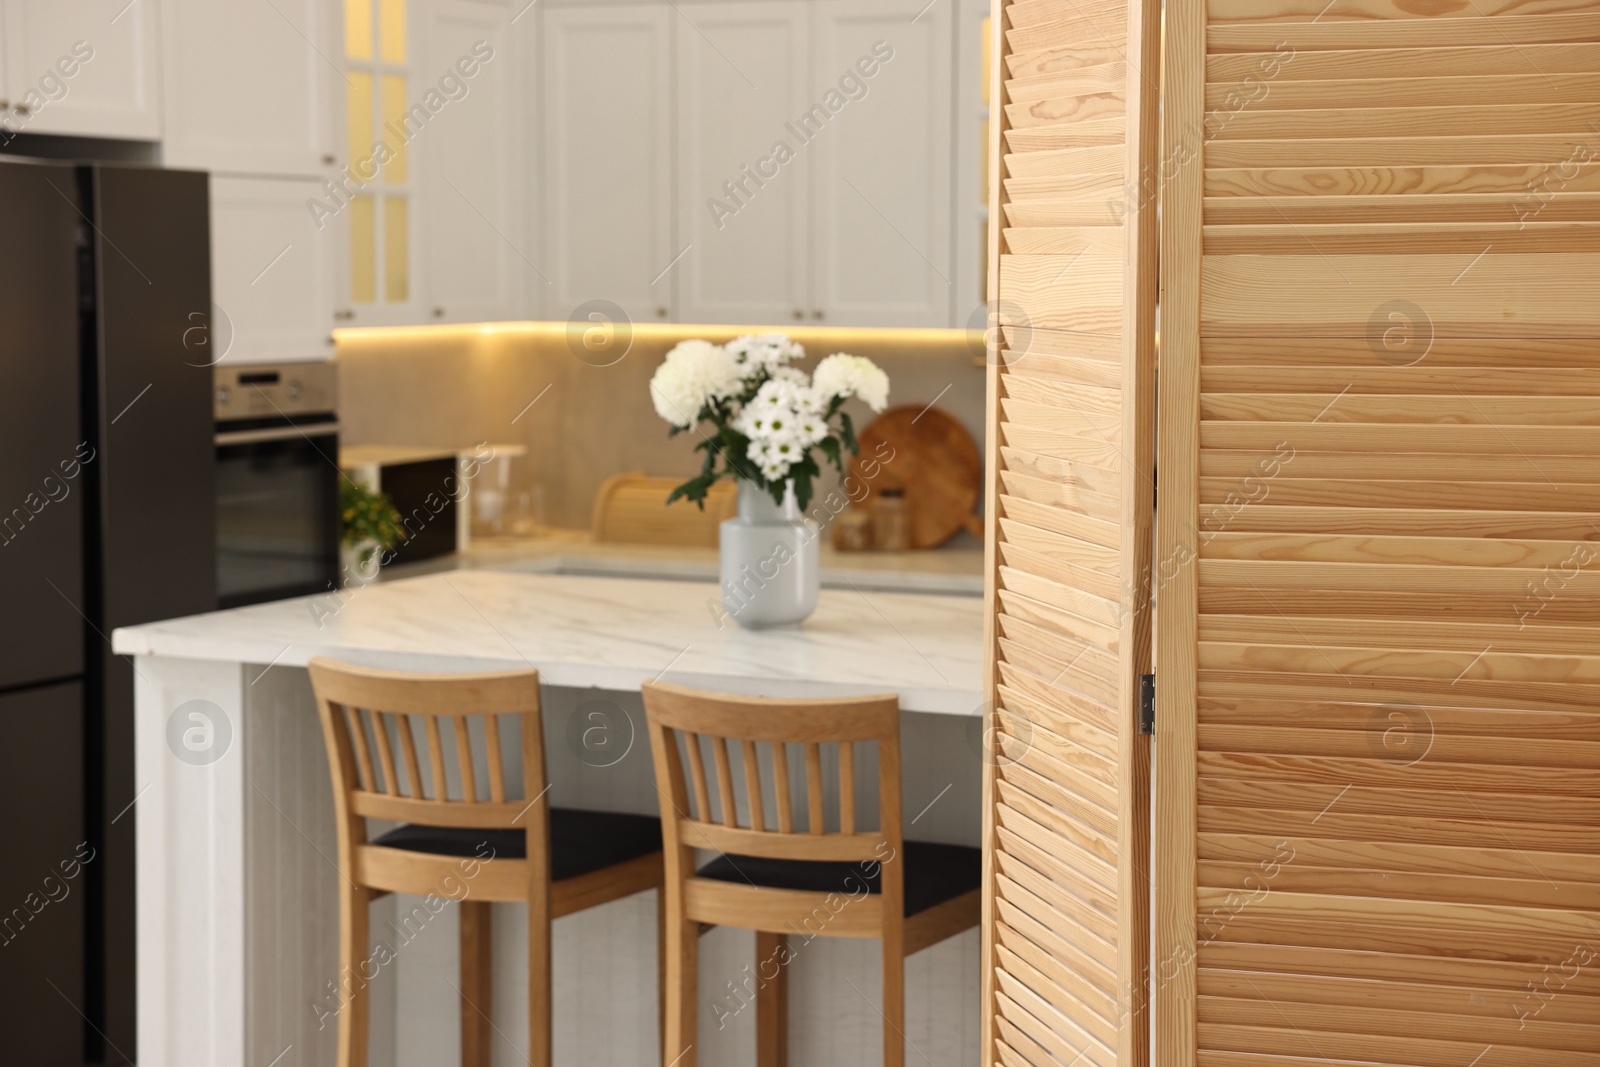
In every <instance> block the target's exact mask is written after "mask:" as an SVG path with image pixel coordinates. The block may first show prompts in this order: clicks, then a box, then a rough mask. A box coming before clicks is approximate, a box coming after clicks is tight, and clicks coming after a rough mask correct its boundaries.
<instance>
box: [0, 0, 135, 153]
mask: <svg viewBox="0 0 1600 1067" xmlns="http://www.w3.org/2000/svg"><path fill="white" fill-rule="evenodd" d="M3 17H4V20H5V34H4V35H5V50H6V62H5V81H4V86H5V91H4V92H3V93H0V96H3V97H4V98H5V99H6V101H7V103H8V105H9V106H8V108H7V109H6V111H5V113H4V117H5V122H6V125H7V126H8V127H9V128H10V129H12V130H13V131H15V132H21V133H53V134H67V135H75V136H89V137H120V138H126V139H130V140H145V141H153V140H156V139H157V138H159V137H160V136H161V114H160V104H159V95H160V94H159V92H158V83H159V69H158V59H159V45H158V39H159V38H158V27H157V21H158V19H157V15H156V6H155V4H154V3H153V2H151V0H132V2H129V0H4V16H3Z"/></svg>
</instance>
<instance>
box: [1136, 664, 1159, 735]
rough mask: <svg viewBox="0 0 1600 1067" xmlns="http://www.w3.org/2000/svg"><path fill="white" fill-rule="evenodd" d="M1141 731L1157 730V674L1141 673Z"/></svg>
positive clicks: (1151, 732)
mask: <svg viewBox="0 0 1600 1067" xmlns="http://www.w3.org/2000/svg"><path fill="white" fill-rule="evenodd" d="M1139 732H1140V733H1141V734H1153V733H1155V732H1156V676H1155V675H1153V674H1141V675H1139Z"/></svg>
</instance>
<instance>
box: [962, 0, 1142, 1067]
mask: <svg viewBox="0 0 1600 1067" xmlns="http://www.w3.org/2000/svg"><path fill="white" fill-rule="evenodd" d="M996 12H997V14H998V15H999V18H1000V25H999V26H997V27H996V29H997V31H998V32H996V33H994V34H993V36H992V41H993V44H994V48H995V52H994V54H993V56H992V60H993V64H992V69H993V71H994V81H993V82H992V84H991V86H990V116H991V122H992V123H993V124H994V126H995V129H994V130H993V133H992V142H991V145H990V163H991V167H992V168H993V170H992V173H991V180H990V195H991V199H990V204H989V219H990V244H989V251H990V259H989V267H988V273H989V294H988V295H989V298H990V300H991V301H993V302H994V303H995V305H998V306H1004V307H1005V309H1006V313H1005V317H1006V318H1007V319H1008V320H1009V323H1008V324H1007V325H1004V326H1003V327H1002V328H1001V330H999V331H997V333H998V334H999V336H998V337H996V338H992V339H991V343H992V345H993V348H992V349H991V354H990V359H989V364H990V370H989V381H988V400H989V424H988V438H989V441H990V442H991V449H990V466H989V471H988V487H989V488H988V497H987V509H986V510H987V520H986V540H987V549H988V556H987V563H988V566H989V570H990V576H989V582H988V591H987V593H988V602H987V606H988V611H989V615H990V619H989V632H988V641H989V653H990V658H989V674H988V679H987V684H988V687H989V694H990V697H991V700H992V705H991V706H992V709H993V710H992V712H991V713H990V719H989V726H990V729H989V730H988V731H986V737H987V738H988V739H989V743H990V746H991V747H990V748H989V750H988V756H987V759H986V767H985V836H986V840H987V842H988V849H989V854H988V857H987V860H986V864H987V866H986V887H985V920H984V925H985V932H986V939H985V990H984V996H985V1006H984V1028H985V1033H984V1046H985V1053H984V1062H985V1064H986V1067H993V1065H994V1064H1005V1065H1007V1067H1060V1065H1062V1064H1067V1063H1077V1064H1079V1065H1080V1067H1082V1065H1089V1064H1094V1065H1104V1067H1146V1065H1147V1064H1148V1032H1149V1027H1148V1020H1147V1019H1146V1018H1145V1002H1146V993H1145V989H1144V985H1143V977H1144V972H1145V970H1146V966H1147V961H1148V958H1149V915H1148V901H1149V879H1148V875H1147V873H1146V872H1145V870H1144V862H1145V860H1144V857H1145V856H1146V855H1147V854H1148V834H1149V812H1148V759H1149V756H1148V751H1149V750H1148V744H1147V742H1145V741H1144V739H1143V738H1141V737H1140V735H1139V734H1138V732H1137V721H1136V710H1135V704H1136V701H1137V695H1138V687H1139V682H1138V678H1139V675H1140V673H1142V672H1143V671H1145V670H1147V669H1148V662H1149V657H1150V624H1149V605H1150V598H1149V597H1148V596H1147V595H1140V594H1139V591H1138V590H1139V583H1140V582H1141V580H1142V579H1143V576H1144V575H1145V573H1146V572H1147V571H1148V569H1149V558H1150V542H1149V537H1148V530H1149V524H1150V521H1151V504H1152V501H1151V495H1152V493H1151V486H1152V485H1153V484H1154V481H1153V456H1152V452H1153V440H1154V436H1153V432H1152V431H1153V425H1152V418H1153V398H1154V355H1155V353H1154V340H1155V337H1154V325H1155V296H1156V272H1155V267H1156V243H1155V229H1154V224H1155V213H1154V211H1153V210H1150V211H1146V210H1144V208H1145V207H1146V206H1147V205H1143V204H1130V203H1129V202H1128V197H1129V194H1128V190H1129V189H1132V188H1135V187H1137V186H1138V185H1139V184H1140V181H1141V177H1142V176H1145V175H1149V174H1153V173H1154V172H1155V168H1156V166H1157V164H1158V159H1159V157H1158V152H1157V145H1156V142H1155V138H1154V135H1153V132H1154V126H1155V123H1156V117H1157V107H1158V103H1159V101H1158V99H1157V97H1156V95H1155V93H1156V90H1157V88H1158V85H1157V82H1158V79H1157V78H1156V77H1155V76H1154V75H1155V72H1156V71H1157V70H1158V69H1159V54H1158V41H1159V4H1158V3H1157V2H1155V0H1019V2H1004V0H1002V2H1001V3H1000V4H999V5H998V6H997V8H996Z"/></svg>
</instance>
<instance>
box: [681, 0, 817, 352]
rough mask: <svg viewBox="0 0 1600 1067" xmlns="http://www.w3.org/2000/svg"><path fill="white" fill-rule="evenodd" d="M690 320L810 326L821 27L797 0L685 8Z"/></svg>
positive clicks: (684, 308)
mask: <svg viewBox="0 0 1600 1067" xmlns="http://www.w3.org/2000/svg"><path fill="white" fill-rule="evenodd" d="M678 8H679V11H680V12H681V13H682V16H683V17H682V18H680V19H678V20H677V37H678V40H677V49H678V54H677V64H676V67H677V88H678V101H677V112H678V136H677V148H678V167H677V176H678V197H677V198H678V203H679V209H678V234H679V240H680V242H681V244H682V245H687V246H688V252H687V253H686V254H685V255H684V257H683V259H682V260H680V261H679V262H678V264H677V266H675V267H674V268H673V272H674V274H675V275H676V276H677V284H678V305H679V306H678V315H677V317H678V320H679V321H681V322H727V323H766V324H770V323H781V322H787V321H790V320H791V319H801V318H804V317H806V314H807V311H806V309H807V308H808V306H809V300H810V291H809V278H808V271H807V269H806V265H807V262H808V260H809V258H810V253H809V248H808V242H809V233H810V231H809V226H808V222H809V219H808V216H809V214H810V212H809V206H810V203H809V201H810V180H809V179H810V174H809V165H810V164H809V161H808V159H807V158H806V157H807V155H808V154H809V153H810V152H812V151H813V149H811V148H809V147H808V146H807V142H806V140H805V138H806V133H805V131H804V129H803V124H802V123H801V121H800V120H801V117H802V115H803V113H804V112H805V110H806V107H807V104H808V103H809V102H808V101H807V100H806V92H807V83H808V82H809V81H810V80H811V79H810V77H809V67H808V59H809V52H810V48H809V44H810V41H809V38H810V26H809V23H810V18H809V17H808V13H807V10H806V7H805V6H804V5H800V4H792V3H788V2H786V0H752V2H745V3H729V2H716V0H709V2H701V3H692V4H690V3H682V4H679V5H678Z"/></svg>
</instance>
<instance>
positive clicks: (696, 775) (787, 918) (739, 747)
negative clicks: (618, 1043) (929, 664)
mask: <svg viewBox="0 0 1600 1067" xmlns="http://www.w3.org/2000/svg"><path fill="white" fill-rule="evenodd" d="M644 707H645V715H646V717H647V719H648V720H649V730H650V746H651V749H652V751H653V752H654V755H655V765H656V785H657V789H658V791H659V792H660V793H661V797H662V803H661V826H662V836H663V838H664V840H665V845H666V848H665V855H666V875H667V889H666V898H667V905H666V916H665V919H664V923H665V928H666V939H665V940H666V948H665V958H666V977H665V995H666V1035H665V1039H664V1044H663V1048H662V1063H663V1064H664V1065H675V1067H695V1063H696V1058H697V1056H696V1049H695V1042H696V1041H697V1040H698V1038H697V1035H696V1025H695V1024H696V1018H695V1015H696V1003H697V982H698V974H697V965H696V957H697V951H698V939H699V936H700V933H701V931H702V927H703V926H705V927H709V926H711V925H722V926H736V927H742V928H744V929H748V930H754V931H756V981H757V984H758V987H757V990H756V1062H757V1063H758V1064H759V1065H760V1067H785V1065H786V1063H787V1059H788V1056H787V1050H788V1033H787V1018H786V1014H787V1009H786V996H787V964H788V961H789V959H790V954H789V948H788V943H787V936H788V935H789V934H799V935H801V936H805V937H808V938H809V937H810V936H814V935H821V936H823V937H871V938H878V939H880V940H882V941H883V1004H882V1007H881V1010H882V1013H883V1019H884V1027H883V1062H884V1064H885V1067H903V1065H904V1064H905V958H906V957H907V956H909V955H911V954H912V953H914V952H919V951H921V950H922V949H925V948H927V947H929V946H930V945H934V944H937V943H938V942H940V941H943V940H944V939H945V938H947V937H950V936H952V935H954V934H958V933H960V932H961V931H963V930H966V929H967V928H969V927H972V926H976V925H977V924H978V919H979V910H980V893H979V886H980V885H981V884H982V867H983V864H982V854H981V852H980V851H979V850H978V849H975V848H964V847H960V846H956V845H938V844H930V843H926V842H920V841H905V840H903V839H902V837H901V830H900V821H901V812H900V706H899V702H898V700H897V699H896V698H895V697H893V696H883V697H866V698H861V699H854V700H793V701H780V700H762V699H755V698H743V697H731V696H724V695H721V694H716V693H703V692H698V691H696V690H693V689H685V688H683V687H681V686H675V685H666V684H663V683H660V682H650V683H647V684H646V685H645V686H644ZM858 742H876V743H877V764H878V767H877V779H878V800H879V808H880V811H881V815H880V817H879V820H878V823H879V828H878V829H877V830H864V829H860V828H859V827H858V826H857V813H856V782H855V774H856V749H855V745H856V743H858ZM702 745H706V746H707V747H709V749H710V758H709V764H710V769H709V771H708V768H707V765H708V759H707V756H706V754H705V752H704V750H703V748H702ZM790 745H794V746H796V749H797V752H796V755H800V754H803V760H797V763H796V765H795V767H794V768H791V766H790V763H789V758H790V754H791V752H790V749H789V746H790ZM826 747H836V748H837V750H838V756H837V767H838V778H839V788H838V791H837V804H838V820H837V827H838V828H837V829H836V830H830V829H828V828H827V826H826V824H825V814H826V811H827V809H828V807H829V806H830V801H831V800H832V799H834V798H833V796H831V795H829V794H825V792H824V788H823V779H824V759H823V753H824V750H825V748H826ZM685 761H687V763H688V774H687V775H686V774H685V773H684V763H685ZM735 764H737V765H738V773H737V775H736V773H735ZM802 764H803V766H802ZM832 765H833V764H832V761H829V766H832ZM793 777H797V778H800V779H802V784H801V786H800V790H799V796H800V798H801V800H802V801H803V807H804V810H805V813H806V817H805V826H804V828H803V829H797V828H796V825H795V822H796V820H795V806H796V805H795V799H796V798H795V794H794V793H792V792H791V791H790V782H791V780H792V778H793ZM739 779H742V786H743V787H742V791H741V790H739V789H737V788H736V787H735V784H734V783H735V781H736V780H739ZM769 785H770V789H769V788H768V786H769ZM691 790H692V793H693V796H692V803H691V796H690V793H691ZM741 792H742V796H741ZM713 798H715V801H713ZM769 801H770V803H769ZM741 807H742V808H743V809H744V817H743V818H742V819H741V817H740V809H741ZM769 813H770V816H771V817H770V818H769ZM697 848H698V849H709V850H712V851H714V852H716V853H717V856H716V858H714V859H712V860H711V861H710V862H708V863H705V864H704V865H702V866H699V867H698V868H697V867H696V865H695V857H694V850H695V849H697Z"/></svg>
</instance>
